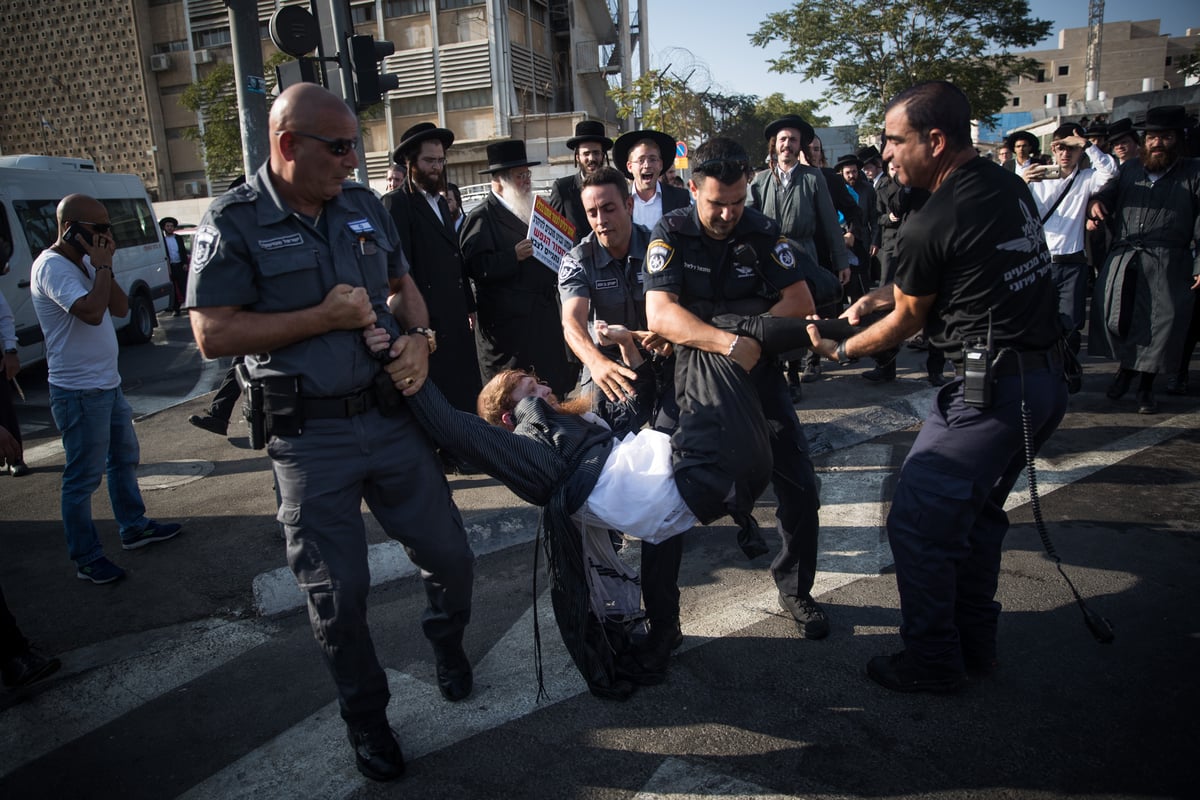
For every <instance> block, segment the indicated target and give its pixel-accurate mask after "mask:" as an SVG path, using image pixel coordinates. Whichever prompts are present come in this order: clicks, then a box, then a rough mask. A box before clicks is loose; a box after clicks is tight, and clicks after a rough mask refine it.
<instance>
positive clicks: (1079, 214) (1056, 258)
mask: <svg viewBox="0 0 1200 800" xmlns="http://www.w3.org/2000/svg"><path fill="white" fill-rule="evenodd" d="M1085 147H1086V148H1087V149H1086V151H1085V149H1084V148H1085ZM1050 149H1051V152H1052V153H1053V154H1054V163H1053V164H1050V165H1033V166H1030V167H1027V168H1026V169H1024V170H1023V171H1020V175H1021V177H1023V178H1024V179H1025V182H1026V183H1028V184H1029V190H1030V191H1031V192H1033V198H1034V200H1036V201H1037V209H1038V215H1039V216H1040V217H1041V221H1042V228H1043V229H1044V230H1045V232H1046V244H1047V245H1048V246H1049V248H1050V256H1051V258H1052V261H1053V263H1051V265H1050V271H1051V274H1052V275H1053V276H1054V283H1055V285H1056V286H1057V287H1058V313H1059V314H1061V315H1062V316H1063V317H1065V318H1066V320H1064V324H1065V325H1066V328H1067V340H1068V342H1069V343H1070V345H1071V347H1072V349H1074V350H1075V352H1079V342H1080V336H1079V331H1080V330H1082V329H1083V322H1084V313H1085V310H1086V308H1087V279H1088V272H1089V271H1090V268H1089V267H1088V259H1087V253H1086V252H1084V223H1085V221H1086V217H1087V202H1088V199H1089V198H1090V197H1091V196H1092V194H1093V193H1095V192H1096V191H1098V190H1099V189H1100V187H1102V186H1103V185H1104V184H1105V183H1107V182H1108V180H1109V179H1110V178H1112V177H1113V176H1114V175H1116V174H1117V163H1116V161H1115V160H1114V159H1113V157H1112V156H1110V155H1108V154H1107V153H1105V152H1104V151H1103V150H1101V149H1100V148H1099V147H1097V146H1096V145H1094V144H1089V143H1088V141H1087V139H1086V138H1085V137H1084V130H1083V128H1082V127H1081V126H1080V125H1078V124H1076V123H1068V124H1066V125H1060V126H1059V127H1058V129H1057V130H1055V131H1054V135H1053V137H1052V138H1051V145H1050ZM1085 152H1086V153H1087V156H1088V158H1089V159H1090V160H1091V164H1092V166H1090V167H1082V168H1081V166H1080V162H1081V161H1082V160H1083V155H1084V153H1085Z"/></svg>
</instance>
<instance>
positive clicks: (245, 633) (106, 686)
mask: <svg viewBox="0 0 1200 800" xmlns="http://www.w3.org/2000/svg"><path fill="white" fill-rule="evenodd" d="M273 633H274V626H272V625H270V624H268V623H264V622H261V621H254V622H251V621H237V622H228V621H225V620H217V619H210V620H204V621H201V622H196V623H190V624H187V625H183V626H180V627H179V629H178V630H177V631H176V632H175V633H174V634H173V635H170V636H166V637H159V638H158V639H157V640H155V641H153V642H152V643H150V644H145V645H143V646H141V647H139V648H138V650H137V652H136V655H134V656H132V657H131V658H124V659H120V658H118V659H112V658H106V659H104V660H103V661H102V663H101V664H100V665H98V666H97V667H96V668H95V669H93V670H91V671H90V672H87V673H86V674H85V675H84V676H83V677H82V678H80V679H79V680H65V681H61V683H60V684H59V685H57V686H55V687H53V688H49V689H47V690H46V691H44V692H42V693H40V694H37V695H34V696H33V697H31V698H30V699H29V700H28V701H27V702H24V703H21V704H19V705H16V706H13V707H12V708H9V709H6V710H5V711H4V724H3V725H2V726H0V775H4V774H7V773H9V772H11V771H13V770H14V769H16V768H17V767H19V766H21V765H22V764H25V763H28V762H30V761H33V760H34V759H37V758H39V757H41V756H43V755H45V754H46V753H49V752H51V751H53V750H55V749H57V748H59V747H62V746H63V745H64V744H66V743H67V742H70V741H72V740H74V739H78V738H79V737H80V736H84V735H86V734H88V733H91V732H92V731H94V730H96V729H97V728H99V727H100V726H102V725H105V724H107V723H109V722H111V721H113V720H115V719H117V718H118V717H120V716H123V715H124V714H127V713H129V712H130V711H133V710H134V709H136V708H138V707H139V706H141V705H143V704H144V703H147V702H149V701H150V700H153V699H154V698H155V697H158V696H160V695H163V694H165V693H167V692H169V691H171V690H172V689H175V688H176V687H178V686H182V685H183V684H185V683H188V682H189V681H192V680H195V679H196V678H198V677H200V676H201V675H203V674H205V673H206V672H208V671H210V670H212V669H216V668H217V667H219V666H221V665H222V664H224V663H226V662H228V661H230V660H232V659H234V658H237V657H238V656H240V655H241V654H242V653H245V652H246V651H247V650H250V649H251V648H253V647H257V646H258V645H260V644H264V643H265V642H267V641H270V638H271V635H272V634H273ZM85 650H86V648H85ZM92 650H93V652H94V648H93V649H92ZM92 657H94V656H89V654H88V653H87V652H83V651H75V652H71V653H67V654H65V655H63V656H61V658H62V661H63V667H64V669H66V670H70V669H72V668H73V667H74V668H76V669H78V668H83V669H87V667H86V664H87V662H88V661H89V660H91V658H92Z"/></svg>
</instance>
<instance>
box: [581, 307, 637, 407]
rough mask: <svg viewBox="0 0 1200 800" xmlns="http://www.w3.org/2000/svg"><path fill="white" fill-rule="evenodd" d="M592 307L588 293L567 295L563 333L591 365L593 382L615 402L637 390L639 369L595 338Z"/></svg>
mask: <svg viewBox="0 0 1200 800" xmlns="http://www.w3.org/2000/svg"><path fill="white" fill-rule="evenodd" d="M590 309H591V301H590V300H588V299H587V298H586V297H566V298H563V301H562V325H563V336H564V338H565V339H566V340H567V346H568V347H570V348H571V352H573V353H574V354H575V355H576V356H578V357H579V360H580V361H582V362H583V363H584V364H585V365H587V368H588V372H589V373H591V376H592V382H593V383H595V384H596V386H597V387H598V388H599V389H600V391H602V392H604V396H605V397H607V398H608V399H609V400H610V401H611V402H614V403H615V402H617V401H618V400H620V399H621V398H622V397H623V396H625V395H628V394H630V393H631V392H632V391H633V381H634V379H635V378H636V377H637V373H636V372H634V371H633V370H632V369H630V368H629V367H626V366H624V365H622V364H619V363H617V362H616V361H613V360H612V359H611V358H609V357H608V356H606V355H604V353H602V352H600V348H598V347H596V345H595V343H594V342H592V337H591V335H590V334H589V333H588V329H587V319H588V315H589V312H590ZM598 329H599V325H597V330H598Z"/></svg>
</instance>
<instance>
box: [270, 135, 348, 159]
mask: <svg viewBox="0 0 1200 800" xmlns="http://www.w3.org/2000/svg"><path fill="white" fill-rule="evenodd" d="M285 133H290V134H291V135H292V136H303V137H304V138H305V139H312V140H314V141H317V142H321V143H323V144H325V145H326V146H327V147H328V148H329V152H330V153H332V154H333V155H335V156H338V157H339V158H340V157H341V156H344V155H346V154H347V153H349V152H350V151H351V150H357V149H358V139H330V138H329V137H327V136H318V135H317V134H315V133H305V132H304V131H275V135H276V136H282V135H283V134H285Z"/></svg>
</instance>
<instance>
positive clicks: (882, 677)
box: [867, 650, 967, 694]
mask: <svg viewBox="0 0 1200 800" xmlns="http://www.w3.org/2000/svg"><path fill="white" fill-rule="evenodd" d="M867 677H869V678H870V679H871V680H873V681H875V682H876V683H878V684H879V685H880V686H883V687H884V688H885V689H891V690H892V691H893V692H932V693H934V694H948V693H950V692H957V691H958V690H959V689H961V688H962V687H963V686H965V685H966V683H967V676H966V674H965V673H962V672H960V673H952V672H951V673H937V672H934V671H931V670H929V669H926V668H925V667H922V666H921V665H920V664H918V663H916V661H915V660H913V659H912V658H911V657H910V656H909V655H908V651H907V650H901V651H900V652H899V653H893V654H892V655H890V656H875V657H874V658H872V659H871V660H870V661H868V662H867Z"/></svg>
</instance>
